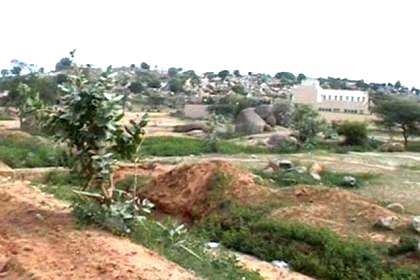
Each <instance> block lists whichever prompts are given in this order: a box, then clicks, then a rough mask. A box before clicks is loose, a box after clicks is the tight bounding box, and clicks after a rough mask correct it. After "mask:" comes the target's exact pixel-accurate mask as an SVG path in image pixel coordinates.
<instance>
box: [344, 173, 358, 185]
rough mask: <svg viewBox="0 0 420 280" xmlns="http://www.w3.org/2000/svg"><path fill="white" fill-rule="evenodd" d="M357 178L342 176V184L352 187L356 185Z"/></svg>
mask: <svg viewBox="0 0 420 280" xmlns="http://www.w3.org/2000/svg"><path fill="white" fill-rule="evenodd" d="M356 183H357V180H356V178H354V177H353V176H344V178H343V182H342V184H343V186H346V187H354V186H356Z"/></svg>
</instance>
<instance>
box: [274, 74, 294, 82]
mask: <svg viewBox="0 0 420 280" xmlns="http://www.w3.org/2000/svg"><path fill="white" fill-rule="evenodd" d="M274 77H276V78H277V79H280V80H288V81H295V80H296V77H295V75H293V73H290V72H278V73H277V74H276V75H275V76H274Z"/></svg>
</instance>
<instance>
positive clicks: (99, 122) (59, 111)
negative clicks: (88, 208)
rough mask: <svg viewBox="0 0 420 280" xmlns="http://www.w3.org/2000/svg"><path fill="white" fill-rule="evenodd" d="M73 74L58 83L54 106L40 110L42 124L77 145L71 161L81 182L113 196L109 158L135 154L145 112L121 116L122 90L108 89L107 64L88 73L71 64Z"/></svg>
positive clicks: (106, 196) (111, 83) (105, 196)
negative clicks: (126, 121) (127, 117)
mask: <svg viewBox="0 0 420 280" xmlns="http://www.w3.org/2000/svg"><path fill="white" fill-rule="evenodd" d="M71 67H72V71H73V72H74V73H73V75H71V76H69V77H68V78H69V79H68V81H67V82H66V83H64V84H63V85H62V86H61V90H62V91H63V96H62V97H61V100H60V104H61V106H60V107H59V108H57V107H52V108H49V110H48V115H46V116H45V118H46V121H45V127H46V128H47V129H48V132H49V133H51V134H52V135H53V136H54V137H55V138H56V139H57V140H58V141H61V142H62V143H66V144H67V145H68V147H69V149H71V150H72V151H77V158H78V159H79V160H78V161H77V162H75V165H74V166H73V168H74V169H77V170H78V171H79V174H80V176H81V177H83V178H84V179H85V182H86V186H85V187H91V188H94V189H101V190H102V194H103V201H108V202H109V201H110V200H112V197H113V191H114V187H115V186H114V185H113V180H112V168H113V164H114V163H115V160H117V159H121V158H122V159H128V160H133V159H134V157H133V155H136V157H138V156H137V155H138V153H139V147H140V144H141V142H142V141H143V134H144V129H143V128H144V127H145V126H146V124H147V120H146V118H147V116H144V117H142V118H139V119H137V120H131V121H130V124H129V125H123V124H121V123H120V122H119V121H120V120H121V119H122V118H123V116H124V112H123V109H122V99H123V97H124V96H123V95H117V94H116V93H113V92H109V90H110V89H112V88H114V86H115V81H114V80H113V79H112V77H111V74H112V69H111V67H108V69H107V70H106V71H105V72H103V73H101V75H100V77H97V78H95V77H92V76H91V75H89V74H88V73H86V72H85V71H83V69H82V68H80V67H79V66H78V65H76V64H72V65H71Z"/></svg>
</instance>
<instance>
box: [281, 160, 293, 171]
mask: <svg viewBox="0 0 420 280" xmlns="http://www.w3.org/2000/svg"><path fill="white" fill-rule="evenodd" d="M278 166H279V167H280V168H281V169H286V170H291V169H293V167H294V165H293V162H291V161H290V160H286V159H284V160H280V161H279V162H278Z"/></svg>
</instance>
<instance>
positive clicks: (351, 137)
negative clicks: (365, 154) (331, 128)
mask: <svg viewBox="0 0 420 280" xmlns="http://www.w3.org/2000/svg"><path fill="white" fill-rule="evenodd" d="M337 132H338V134H339V135H343V136H344V137H345V141H344V143H345V144H346V145H351V146H353V145H365V144H366V143H367V140H368V131H367V124H366V123H364V122H356V121H346V122H344V123H342V124H339V125H338V129H337Z"/></svg>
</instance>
